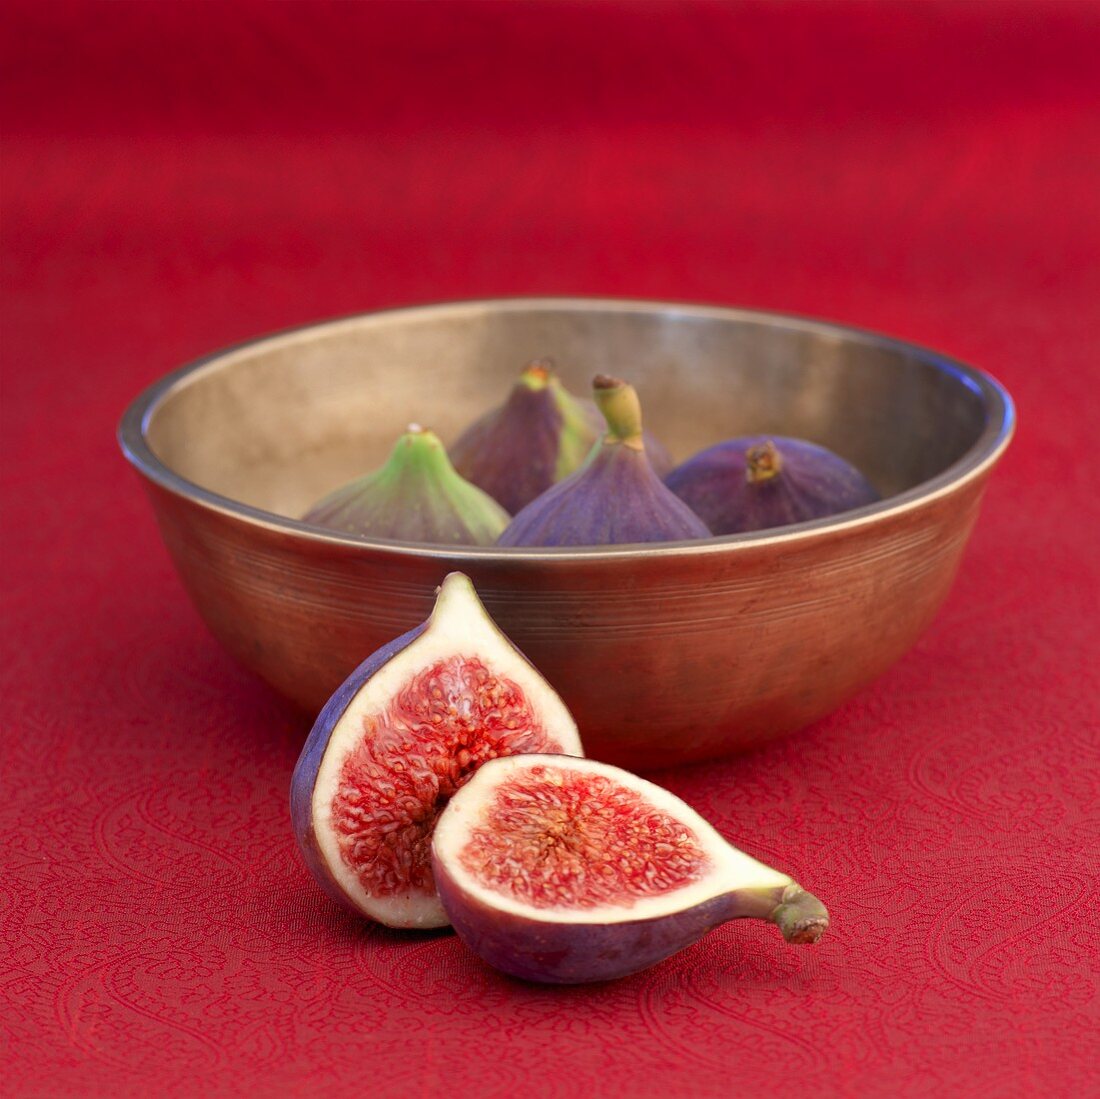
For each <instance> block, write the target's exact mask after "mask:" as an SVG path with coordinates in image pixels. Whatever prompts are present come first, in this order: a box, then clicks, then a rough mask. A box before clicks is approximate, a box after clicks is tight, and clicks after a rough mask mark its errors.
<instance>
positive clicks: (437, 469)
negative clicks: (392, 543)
mask: <svg viewBox="0 0 1100 1099" xmlns="http://www.w3.org/2000/svg"><path fill="white" fill-rule="evenodd" d="M302 518H303V520H304V521H305V522H307V523H316V524H317V525H318V526H322V527H331V528H333V529H334V530H341V531H346V532H348V533H350V534H362V535H366V536H368V537H371V538H394V539H397V540H399V541H402V542H431V543H435V544H437V545H448V546H491V545H492V544H493V543H494V542H495V541H496V540H497V538H498V537H499V536H500V534H501V532H502V531H503V530H504V528H505V527H506V526H507V525H508V513H507V512H506V511H505V510H504V509H503V508H502V507H501V506H500V505H499V504H498V503H497V502H496V501H495V500H493V499H492V497H490V496H488V495H487V494H486V493H484V492H482V491H481V489H479V488H478V487H477V486H476V485H472V484H470V482H469V481H467V480H465V479H464V478H463V477H461V476H460V475H459V474H458V473H456V472H455V469H454V466H452V465H451V462H450V459H449V458H448V457H447V452H446V450H444V449H443V444H442V443H441V442H440V441H439V438H438V437H437V436H436V435H435V434H434V433H433V432H431V431H426V430H425V429H424V428H422V427H420V426H419V424H410V425H409V428H408V430H407V431H406V432H405V434H404V435H402V436H401V437H400V438H399V439H398V440H397V442H396V444H395V445H394V448H393V450H392V451H391V452H390V456H389V458H388V459H387V460H386V463H385V465H383V466H382V467H381V468H380V469H377V470H375V471H374V472H373V473H368V474H367V475H366V476H365V477H360V478H358V479H357V480H354V481H352V482H350V483H349V484H346V485H344V486H343V487H342V488H339V489H337V490H336V491H335V492H333V493H331V494H329V495H328V496H326V497H324V499H322V500H320V501H318V502H317V503H316V504H314V505H313V506H312V507H311V508H310V509H309V510H308V511H307V512H306V513H305V515H303V516H302Z"/></svg>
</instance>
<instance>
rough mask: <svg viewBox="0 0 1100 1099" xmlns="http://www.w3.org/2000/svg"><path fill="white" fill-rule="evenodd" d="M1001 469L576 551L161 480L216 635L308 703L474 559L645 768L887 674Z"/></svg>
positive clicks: (485, 594) (826, 705)
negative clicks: (338, 524) (222, 502)
mask: <svg viewBox="0 0 1100 1099" xmlns="http://www.w3.org/2000/svg"><path fill="white" fill-rule="evenodd" d="M989 468H990V466H989V465H987V466H985V467H984V468H982V469H980V470H978V471H977V472H975V473H973V474H972V475H971V476H970V477H969V478H965V479H963V480H961V481H960V482H958V483H956V484H954V485H952V486H950V487H948V488H947V489H944V490H941V491H939V492H938V493H935V494H933V495H931V496H929V497H927V498H925V499H921V500H918V501H915V502H913V503H911V504H910V505H909V506H907V507H905V508H902V509H898V510H895V511H891V512H887V513H884V514H880V515H876V516H874V517H873V518H871V519H868V520H867V521H862V522H860V521H854V522H852V523H851V524H847V525H841V526H834V527H828V528H826V529H822V530H818V531H813V532H807V533H806V534H805V535H804V536H802V537H799V538H797V539H783V538H777V539H773V540H767V539H765V540H750V541H745V542H740V543H729V544H726V545H722V546H713V547H708V551H707V552H690V551H687V552H678V553H660V552H658V553H654V554H652V555H637V556H630V557H619V558H615V557H607V556H604V557H600V556H592V557H589V558H585V557H578V556H571V557H566V558H562V559H561V560H554V559H552V558H547V557H546V556H545V555H544V556H542V557H539V558H537V559H535V558H530V557H524V556H523V555H517V556H515V557H514V558H506V559H501V558H500V557H499V556H498V557H495V558H486V559H484V560H480V561H479V560H477V559H471V558H469V557H462V556H461V555H458V554H456V556H455V557H454V558H453V559H452V558H449V557H446V556H435V557H425V556H417V555H410V554H408V553H405V552H403V551H402V550H401V548H400V547H394V548H392V549H390V548H384V547H381V548H380V547H378V546H375V545H355V544H346V543H343V544H342V543H339V542H333V541H325V540H321V539H315V538H311V537H309V536H308V534H303V533H301V532H299V531H295V530H293V529H282V528H280V527H279V526H278V525H277V524H256V523H255V522H253V521H250V520H249V519H247V518H242V517H238V516H236V515H233V514H231V513H227V512H226V511H224V510H219V509H215V508H211V507H209V506H207V505H206V504H204V503H202V502H200V501H197V500H195V499H191V498H188V497H187V496H185V495H181V494H179V493H177V492H173V491H171V490H169V489H167V488H165V487H163V486H162V485H160V484H158V483H157V482H156V481H154V480H152V479H147V481H146V487H147V490H148V492H149V494H150V496H151V499H152V503H153V507H154V510H155V513H156V517H157V521H158V523H159V526H160V530H161V533H162V535H163V538H164V541H165V544H166V545H167V547H168V550H169V552H170V554H171V556H172V559H173V561H174V563H175V566H176V568H177V570H178V571H179V574H180V576H181V578H182V580H183V583H184V585H185V586H186V588H187V591H188V592H189V594H190V596H191V598H192V600H193V601H194V603H195V606H196V607H197V608H198V610H199V613H200V614H201V615H202V617H203V619H204V620H205V621H206V623H207V625H208V626H209V628H210V629H211V631H212V632H213V633H214V635H215V636H216V637H217V638H218V640H219V641H220V642H221V643H222V644H223V645H224V646H225V647H226V648H227V649H228V650H229V651H230V652H231V653H232V654H233V655H234V656H235V657H236V658H237V659H238V660H239V661H241V662H242V663H243V664H244V665H246V666H247V667H249V668H251V669H253V670H254V671H255V672H257V673H259V675H261V676H262V677H263V678H264V679H265V680H267V681H268V682H269V683H270V684H271V685H272V686H273V687H274V688H275V689H276V690H278V691H279V692H281V693H282V694H283V695H285V696H287V697H288V698H290V699H292V700H293V701H294V702H296V703H297V704H298V705H300V706H301V707H302V708H303V709H305V710H307V711H309V712H310V713H316V711H317V710H319V709H320V707H321V706H322V705H323V704H324V702H325V700H326V699H327V698H328V696H329V695H330V694H331V693H332V691H334V690H335V689H336V687H337V686H338V685H339V684H340V683H341V682H342V681H343V679H344V678H345V677H346V676H347V675H348V673H349V672H350V671H351V670H352V669H353V668H355V667H356V666H357V665H358V664H359V663H360V662H361V661H362V660H363V658H364V657H365V656H366V655H368V654H369V653H371V652H372V651H374V650H375V649H377V648H379V647H381V646H382V645H384V644H385V643H387V642H388V641H391V640H392V639H393V638H394V637H397V636H399V635H400V634H402V633H404V632H405V631H406V630H408V629H410V628H411V627H413V626H415V625H416V624H418V623H419V622H421V621H423V620H424V619H425V618H426V617H427V615H428V613H429V612H430V610H431V607H432V603H433V600H434V594H435V588H436V586H437V585H438V584H439V583H440V581H441V580H442V579H443V577H444V576H445V575H446V573H447V572H449V571H451V570H452V569H456V568H459V569H461V570H463V571H465V572H467V573H468V574H469V575H470V576H471V579H472V580H473V582H474V584H475V586H476V587H477V589H478V593H479V595H480V596H481V598H482V600H483V601H484V603H485V605H486V607H487V608H488V610H489V612H490V614H492V616H493V617H494V618H495V619H496V621H497V622H498V623H499V625H500V626H501V627H502V628H503V630H504V631H505V632H506V633H507V634H508V636H509V637H510V638H511V639H512V640H513V641H514V642H515V643H516V644H517V645H518V646H519V648H520V649H521V650H522V651H523V652H524V653H525V654H526V655H527V657H528V658H529V659H530V660H531V661H532V662H533V663H534V664H535V665H536V667H538V668H539V670H540V671H541V672H542V674H543V675H544V676H545V677H546V678H547V679H548V680H549V682H550V683H551V684H552V685H553V686H554V687H555V689H556V690H558V692H559V693H560V694H561V695H562V697H563V698H564V700H565V702H566V704H567V705H568V706H569V708H570V709H571V710H572V712H573V715H574V716H575V718H576V720H577V722H578V725H579V727H580V729H581V732H582V737H583V739H584V745H585V749H586V752H587V754H589V755H590V756H592V757H593V758H596V759H601V760H605V761H608V762H611V763H616V764H619V765H622V766H626V767H631V768H635V769H646V768H654V767H663V766H670V765H674V764H678V763H683V762H688V761H694V760H702V759H707V758H712V757H716V756H722V755H726V754H729V753H732V752H736V751H739V750H742V749H746V748H750V747H752V746H755V745H758V744H760V743H762V742H764V741H767V740H769V739H771V738H773V737H776V736H779V735H781V734H784V733H787V732H790V731H792V730H795V729H798V728H801V727H803V726H805V725H807V724H809V723H810V722H812V721H814V720H816V719H817V718H820V717H822V716H824V715H826V714H828V713H829V712H830V711H832V710H834V709H835V708H836V707H837V706H838V705H840V704H841V703H842V702H844V701H845V699H847V698H849V697H850V696H851V695H852V694H853V693H855V692H856V691H858V690H859V689H860V688H861V687H863V686H864V685H865V684H867V683H868V682H870V681H871V680H873V679H874V678H875V677H876V676H878V675H879V674H881V673H882V672H884V671H885V670H886V669H887V668H888V667H889V666H890V665H891V664H892V663H894V662H895V661H896V660H897V659H898V658H899V657H900V656H901V655H902V654H903V653H904V652H905V651H906V650H907V649H908V648H909V647H910V646H911V645H912V644H913V642H914V641H915V640H916V639H917V637H918V636H919V635H920V633H921V632H922V631H923V630H924V629H925V627H926V626H927V625H928V624H929V623H930V621H931V620H932V618H933V616H934V615H935V613H936V610H937V609H938V608H939V606H940V604H941V603H942V602H943V600H944V598H945V596H946V595H947V593H948V590H949V588H950V586H951V582H952V580H953V578H954V576H955V573H956V570H957V568H958V565H959V561H960V558H961V556H962V553H963V549H964V547H965V544H966V541H967V538H968V537H969V535H970V532H971V530H972V528H973V525H974V522H975V519H976V517H977V514H978V508H979V504H980V501H981V496H982V492H983V490H984V487H985V483H986V480H987V477H988V473H989Z"/></svg>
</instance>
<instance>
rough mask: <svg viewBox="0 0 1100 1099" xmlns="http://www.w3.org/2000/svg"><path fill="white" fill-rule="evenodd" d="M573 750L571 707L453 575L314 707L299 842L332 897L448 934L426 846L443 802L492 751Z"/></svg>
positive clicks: (399, 923) (293, 796)
mask: <svg viewBox="0 0 1100 1099" xmlns="http://www.w3.org/2000/svg"><path fill="white" fill-rule="evenodd" d="M581 751H582V749H581V743H580V738H579V736H578V735H577V726H576V724H575V722H574V721H573V718H572V717H571V716H570V714H569V711H568V710H567V709H566V708H565V704H564V703H563V702H562V701H561V699H560V698H559V697H558V696H557V694H555V693H554V691H553V689H552V688H551V687H550V685H549V684H548V683H547V682H546V680H544V679H543V678H542V676H540V675H539V673H538V672H537V671H536V670H535V669H534V668H533V667H532V666H531V664H530V663H529V662H528V661H527V659H526V658H525V657H524V656H523V654H522V653H520V651H519V650H518V649H517V648H516V647H515V646H514V645H513V644H512V643H511V642H510V641H509V640H508V638H507V637H505V636H504V634H503V633H501V631H500V629H499V628H498V627H497V625H496V624H495V623H494V622H493V620H492V619H491V618H490V617H489V614H488V612H487V611H486V610H485V608H484V607H483V606H482V604H481V600H480V599H478V597H477V593H476V592H475V591H474V586H473V584H472V583H471V581H470V579H469V577H467V576H465V575H463V574H462V573H460V572H452V573H451V574H450V575H448V576H447V578H446V579H445V580H444V581H443V584H442V586H441V587H440V588H439V593H438V596H437V598H436V603H435V608H434V609H433V611H432V614H431V616H430V617H429V618H428V620H427V621H426V622H424V623H423V624H421V625H420V626H417V627H416V628H415V629H413V630H410V631H409V632H408V633H406V634H404V635H403V636H402V637H399V638H397V640H396V641H392V642H390V644H388V645H386V646H385V647H383V648H381V649H379V650H378V652H376V653H375V654H374V655H373V656H371V657H369V658H368V659H367V660H366V661H365V662H364V663H363V664H361V665H360V666H359V667H358V668H357V669H356V670H355V671H354V672H352V674H351V675H350V676H349V677H348V679H347V680H346V681H345V682H344V684H343V685H342V686H341V687H340V688H339V689H338V690H337V691H336V693H335V694H334V695H333V696H332V698H331V699H329V701H328V703H327V704H326V706H325V708H324V709H323V710H322V711H321V713H320V716H319V717H318V718H317V721H316V723H315V724H314V726H313V730H312V732H311V733H310V735H309V738H308V740H307V741H306V744H305V747H304V748H303V749H302V754H301V757H300V758H299V760H298V765H297V766H296V767H295V769H294V777H293V779H292V782H291V793H290V809H291V817H292V819H293V823H294V831H295V835H296V837H297V839H298V844H299V846H300V847H301V850H302V854H303V855H304V856H305V861H306V863H307V865H308V866H309V868H310V870H311V871H312V872H313V874H314V876H315V877H316V878H317V880H318V881H319V882H320V884H321V885H322V887H323V888H324V889H325V890H326V892H328V893H329V895H330V896H332V897H333V898H335V899H336V900H337V901H340V902H341V903H343V904H345V905H349V906H350V907H351V908H353V909H355V910H356V911H358V912H361V913H362V914H364V915H366V916H369V917H371V918H372V919H375V920H378V921H379V922H380V923H384V924H387V925H389V926H390V927H444V926H446V924H447V917H446V914H445V913H444V911H443V907H442V905H441V904H440V901H439V898H438V896H437V895H436V890H435V885H434V882H433V878H432V867H431V852H430V845H431V838H432V830H433V828H434V827H435V822H436V818H437V817H438V816H439V813H440V810H441V809H442V808H443V806H444V805H445V804H446V803H447V800H448V799H449V798H450V797H451V796H452V795H453V794H454V793H455V791H456V790H458V789H459V788H460V787H461V786H462V785H463V784H464V783H466V782H467V781H469V779H470V777H471V776H472V775H473V774H474V772H475V771H476V770H477V769H478V767H480V766H481V765H482V764H483V763H485V762H486V761H487V760H491V759H494V758H496V757H497V756H507V755H514V754H516V753H519V752H550V753H555V752H562V753H566V754H575V755H580V754H581Z"/></svg>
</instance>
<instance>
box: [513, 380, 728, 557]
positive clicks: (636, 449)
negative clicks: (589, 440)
mask: <svg viewBox="0 0 1100 1099" xmlns="http://www.w3.org/2000/svg"><path fill="white" fill-rule="evenodd" d="M593 390H594V393H595V397H596V402H597V404H599V406H600V409H601V410H602V412H603V414H604V417H605V419H606V420H607V434H606V435H605V436H604V439H603V442H602V444H600V445H599V446H598V447H596V448H595V449H594V450H593V452H592V454H591V456H590V457H589V459H588V461H587V462H586V463H585V465H584V466H583V467H582V468H581V469H580V470H578V471H577V472H576V473H574V474H573V475H572V476H571V477H567V478H566V479H565V480H564V481H561V482H559V483H558V484H556V485H554V486H553V487H552V488H550V489H548V490H547V491H546V492H544V493H543V494H542V495H541V496H539V497H538V498H537V499H536V500H533V501H532V502H531V503H530V504H528V505H527V507H525V508H523V510H522V511H520V512H519V514H517V515H516V516H515V518H514V519H513V520H512V522H511V523H509V524H508V526H507V528H506V529H505V531H504V533H503V534H502V535H501V536H500V539H499V541H498V543H497V544H498V545H501V546H599V545H608V544H612V543H616V544H617V543H629V542H675V541H681V540H687V539H693V538H708V537H710V531H709V530H708V529H707V527H706V525H705V524H704V523H703V521H702V520H701V519H700V518H699V517H698V516H697V515H696V514H695V513H694V512H693V511H692V510H691V509H690V508H689V507H688V506H687V505H686V504H684V503H683V502H682V501H681V500H679V499H678V498H677V497H676V496H675V495H674V494H673V493H672V492H671V491H670V490H669V489H667V488H666V487H665V486H664V484H662V482H661V479H660V478H659V477H658V476H657V474H656V473H654V471H653V468H652V466H651V465H650V462H649V460H648V458H647V457H646V452H645V443H644V441H643V437H642V414H641V406H640V405H639V402H638V396H637V394H636V393H635V392H634V389H633V387H631V386H629V385H627V384H626V383H625V382H621V381H619V380H618V379H616V378H608V377H605V376H603V375H600V376H598V377H597V378H596V379H595V381H594V382H593Z"/></svg>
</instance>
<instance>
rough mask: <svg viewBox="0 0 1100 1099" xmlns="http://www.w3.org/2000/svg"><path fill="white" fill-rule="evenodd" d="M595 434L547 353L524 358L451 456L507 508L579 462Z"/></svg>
mask: <svg viewBox="0 0 1100 1099" xmlns="http://www.w3.org/2000/svg"><path fill="white" fill-rule="evenodd" d="M598 437H599V431H598V429H597V428H596V427H594V426H593V425H592V424H591V422H590V420H589V417H588V415H587V413H586V410H585V409H584V407H583V406H582V405H581V403H580V402H579V401H577V399H576V398H575V397H573V396H572V395H571V394H570V393H569V392H568V391H567V390H566V389H565V387H564V386H563V385H562V384H561V382H560V381H559V380H558V378H557V375H556V374H555V373H554V369H553V365H552V364H551V362H550V361H549V360H548V359H537V360H535V361H534V362H532V363H530V364H529V365H528V366H527V368H526V369H525V370H524V371H523V373H522V374H520V376H519V378H518V380H517V381H516V383H515V384H514V385H513V386H512V390H511V392H510V393H509V394H508V399H507V400H506V401H505V402H504V404H502V405H500V407H498V408H494V409H493V410H492V411H491V412H488V413H486V414H485V415H484V416H482V417H481V419H479V420H477V421H476V422H475V423H474V424H472V425H471V426H470V427H468V428H467V429H466V430H465V431H464V432H463V433H462V435H461V436H459V438H458V439H457V441H456V442H455V443H454V444H453V445H452V446H451V461H452V462H453V463H454V466H455V469H457V470H458V472H459V473H460V474H462V476H463V477H465V478H466V479H467V480H468V481H470V482H471V483H472V484H475V485H477V486H478V487H479V488H481V489H483V490H484V491H485V492H487V493H488V494H489V495H490V496H492V497H493V499H494V500H496V501H497V503H499V504H500V505H501V506H502V507H504V508H505V509H506V510H507V511H508V512H510V513H511V514H515V513H516V512H517V511H519V510H520V508H522V507H524V505H526V504H529V503H530V502H531V501H532V500H533V499H534V498H535V497H536V496H538V495H539V494H540V493H542V492H544V491H545V490H546V489H548V488H549V487H550V486H551V485H552V484H554V483H555V482H556V481H560V480H561V479H562V478H563V477H567V476H569V474H570V473H572V472H573V471H574V470H576V469H577V468H579V467H580V465H581V463H583V462H584V460H585V458H586V457H587V456H588V452H589V451H590V450H591V449H592V446H593V444H594V443H595V442H596V439H597V438H598Z"/></svg>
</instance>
